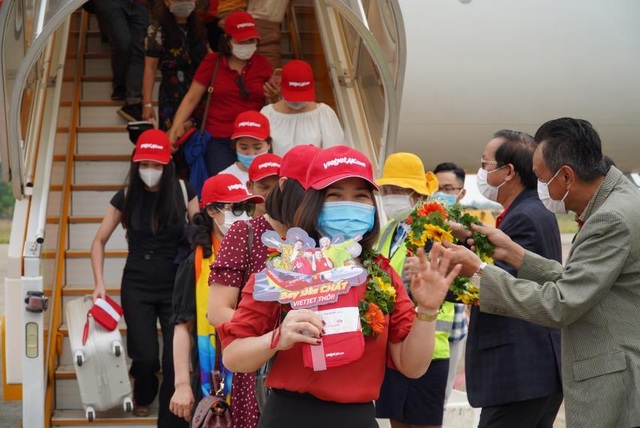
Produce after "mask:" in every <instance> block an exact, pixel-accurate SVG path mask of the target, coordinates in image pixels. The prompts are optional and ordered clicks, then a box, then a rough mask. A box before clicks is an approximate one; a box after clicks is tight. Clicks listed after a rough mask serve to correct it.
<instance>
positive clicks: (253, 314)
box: [217, 272, 415, 403]
mask: <svg viewBox="0 0 640 428" xmlns="http://www.w3.org/2000/svg"><path fill="white" fill-rule="evenodd" d="M390 274H391V279H392V281H393V286H394V288H395V289H396V296H397V297H396V304H395V309H394V311H393V312H392V313H391V314H390V315H387V316H386V317H385V320H386V321H387V322H386V325H385V330H384V332H383V333H382V334H381V335H380V336H379V337H378V338H373V337H371V336H365V349H364V355H363V356H362V358H360V359H359V360H357V361H354V362H353V363H350V364H346V365H344V366H340V367H334V368H329V369H327V370H324V371H318V372H314V371H313V370H312V369H308V368H305V367H304V366H303V359H302V344H297V345H295V346H294V347H293V348H291V349H289V350H287V351H280V352H278V354H277V356H276V359H275V361H274V363H273V366H272V367H271V371H270V372H269V376H268V378H267V382H266V384H267V386H269V387H271V388H278V389H286V390H288V391H293V392H299V393H309V394H311V395H313V396H315V397H317V398H319V399H321V400H326V401H334V402H338V403H366V402H369V401H372V400H375V399H377V398H378V394H379V392H380V386H381V385H382V380H383V378H384V373H385V367H386V365H387V357H388V356H387V342H391V343H397V342H400V341H402V340H404V338H405V337H407V335H408V334H409V330H410V329H411V325H412V324H413V320H414V318H415V309H414V306H413V303H412V302H411V299H409V296H408V295H407V292H406V291H405V288H404V285H403V284H402V280H401V279H400V277H399V276H398V275H397V274H396V273H395V272H390ZM253 286H254V277H253V276H252V277H251V279H250V280H249V282H248V283H247V285H246V286H245V287H244V289H243V290H242V294H243V296H242V300H241V301H240V306H239V307H238V309H237V310H236V312H235V314H234V315H233V318H232V319H231V321H229V322H228V323H224V324H222V325H220V326H219V327H218V330H217V331H218V332H219V333H220V338H221V341H222V345H223V347H224V346H227V345H228V344H229V343H231V342H233V340H235V339H237V338H244V337H252V336H261V335H263V334H265V333H267V332H269V331H271V330H273V329H274V327H275V325H276V322H277V320H278V316H279V306H280V305H279V303H274V302H259V301H256V300H254V299H253V294H252V293H253ZM357 289H358V293H360V296H359V300H361V299H363V298H364V294H365V291H366V287H365V285H364V284H362V285H360V286H358V287H357Z"/></svg>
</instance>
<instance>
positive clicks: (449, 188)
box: [438, 184, 462, 192]
mask: <svg viewBox="0 0 640 428" xmlns="http://www.w3.org/2000/svg"><path fill="white" fill-rule="evenodd" d="M438 190H439V191H441V192H455V191H457V190H462V187H456V186H452V185H451V184H446V185H444V186H441V187H439V188H438Z"/></svg>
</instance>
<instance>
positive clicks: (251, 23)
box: [224, 11, 260, 42]
mask: <svg viewBox="0 0 640 428" xmlns="http://www.w3.org/2000/svg"><path fill="white" fill-rule="evenodd" d="M224 31H225V32H226V33H227V34H228V35H230V36H231V37H233V39H234V40H237V41H239V42H244V41H245V40H248V39H259V38H260V34H258V28H257V27H256V20H255V19H253V16H251V15H250V14H248V13H247V12H242V11H237V12H233V13H232V14H230V15H229V16H227V19H225V21H224Z"/></svg>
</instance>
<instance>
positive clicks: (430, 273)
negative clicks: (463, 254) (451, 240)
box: [411, 242, 461, 311]
mask: <svg viewBox="0 0 640 428" xmlns="http://www.w3.org/2000/svg"><path fill="white" fill-rule="evenodd" d="M417 258H418V266H417V270H416V271H415V273H414V274H413V275H412V277H411V295H412V296H413V298H414V300H415V301H416V303H417V304H418V308H421V309H424V310H428V311H433V310H437V309H438V308H439V307H440V305H441V304H442V302H443V301H444V298H445V296H446V295H447V291H448V290H449V285H450V284H451V283H452V282H453V280H454V279H455V277H456V276H458V274H459V273H460V268H461V266H459V265H455V266H454V267H453V269H451V270H449V267H450V266H451V257H450V255H449V253H448V252H446V251H445V250H444V248H442V246H441V245H440V244H438V243H437V242H436V243H434V244H433V248H432V249H431V252H430V253H429V260H427V257H426V256H425V254H424V250H423V249H422V248H420V249H418V257H417Z"/></svg>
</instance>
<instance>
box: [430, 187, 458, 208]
mask: <svg viewBox="0 0 640 428" xmlns="http://www.w3.org/2000/svg"><path fill="white" fill-rule="evenodd" d="M431 198H432V199H440V200H441V201H444V202H445V203H446V204H447V205H449V206H451V205H453V204H455V203H456V199H458V195H450V194H448V193H444V192H440V191H438V192H435V193H434V194H433V195H432V196H431Z"/></svg>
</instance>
